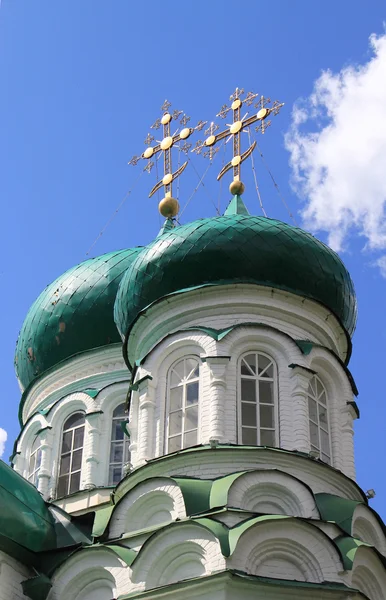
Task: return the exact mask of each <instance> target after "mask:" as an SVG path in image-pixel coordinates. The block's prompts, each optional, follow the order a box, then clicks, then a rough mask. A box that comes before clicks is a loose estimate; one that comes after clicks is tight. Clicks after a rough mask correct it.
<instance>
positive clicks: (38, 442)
mask: <svg viewBox="0 0 386 600" xmlns="http://www.w3.org/2000/svg"><path fill="white" fill-rule="evenodd" d="M39 446H40V439H39V436H36V438H35V439H34V443H33V444H32V448H31V454H32V452H33V451H34V450H36V448H39Z"/></svg>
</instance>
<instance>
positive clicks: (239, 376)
mask: <svg viewBox="0 0 386 600" xmlns="http://www.w3.org/2000/svg"><path fill="white" fill-rule="evenodd" d="M250 354H255V356H258V355H261V356H264V357H265V358H266V359H268V360H269V361H270V362H271V363H272V365H273V377H272V378H265V377H260V376H259V375H258V374H256V375H255V376H254V377H253V376H250V380H251V381H255V382H259V381H272V384H273V385H272V388H273V415H274V428H273V430H274V444H273V447H275V448H278V447H279V446H280V420H279V369H278V366H277V363H276V360H275V359H274V358H273V357H272V356H270V355H269V354H268V353H267V352H265V351H264V350H259V349H256V348H253V349H249V350H247V351H245V352H243V353H242V354H241V355H240V356H239V358H238V361H237V372H236V380H237V443H238V444H240V445H256V446H261V445H262V444H261V429H263V430H267V431H272V429H270V428H267V427H263V428H261V427H260V411H259V410H258V408H259V407H260V402H259V397H258V392H257V393H256V427H255V428H254V427H250V429H255V430H256V439H257V443H256V444H244V443H243V433H242V428H243V425H242V408H243V407H242V405H243V401H242V397H241V381H242V378H243V375H242V373H241V365H242V360H243V359H244V358H245V357H246V356H248V355H250ZM256 364H257V363H256ZM267 368H268V367H267ZM247 377H248V378H249V376H247ZM256 388H258V386H256ZM244 403H247V402H246V401H244ZM251 404H254V403H252V402H251ZM268 404H269V403H262V405H263V406H264V405H268ZM264 445H265V444H263V446H264Z"/></svg>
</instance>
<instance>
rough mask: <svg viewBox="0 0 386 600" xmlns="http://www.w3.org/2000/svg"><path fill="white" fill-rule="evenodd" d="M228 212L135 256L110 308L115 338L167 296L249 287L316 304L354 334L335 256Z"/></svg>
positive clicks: (294, 231) (275, 225)
mask: <svg viewBox="0 0 386 600" xmlns="http://www.w3.org/2000/svg"><path fill="white" fill-rule="evenodd" d="M234 204H236V203H234ZM232 207H233V208H235V207H234V206H233V205H232ZM233 208H232V210H229V211H228V212H227V213H226V214H225V215H224V216H219V217H214V218H210V219H200V220H198V221H193V222H192V223H187V224H185V225H180V226H177V227H175V228H174V229H172V230H169V231H166V232H165V233H164V234H162V235H160V236H158V237H157V238H156V239H155V240H154V242H152V243H151V244H149V245H148V246H146V247H145V248H144V249H143V251H142V252H140V253H139V254H138V256H137V257H136V259H135V260H134V261H133V262H132V263H131V265H130V267H129V268H128V270H127V272H126V273H125V275H124V276H123V278H122V281H121V283H120V286H119V289H118V294H117V299H116V302H115V308H114V312H115V322H116V324H117V327H118V329H119V331H120V333H121V334H122V335H125V336H127V334H128V332H129V330H130V328H131V326H132V324H133V323H134V321H135V319H136V318H137V316H138V314H139V313H140V311H142V310H143V309H144V308H146V307H148V306H149V305H151V304H152V303H153V302H156V301H157V300H159V299H160V298H162V297H164V296H167V295H169V294H173V293H177V292H182V291H188V290H192V289H194V288H197V287H201V286H205V285H226V284H232V283H252V284H258V285H265V286H269V287H273V288H279V289H282V290H287V291H290V292H292V293H294V294H298V295H300V296H305V297H307V298H311V299H313V300H315V301H317V302H319V303H321V304H322V305H324V306H326V307H327V308H329V309H330V310H331V311H332V312H333V313H334V314H335V315H336V317H337V318H338V319H339V320H340V322H341V323H342V325H343V327H344V328H345V330H346V332H347V333H348V334H349V335H351V334H352V333H353V331H354V329H355V323H356V315H357V306H356V297H355V291H354V287H353V283H352V281H351V278H350V275H349V273H348V271H347V270H346V268H345V266H344V264H343V263H342V261H341V260H340V258H339V256H338V255H337V254H336V253H335V252H333V251H332V250H331V249H330V248H328V247H327V246H326V245H325V244H323V243H322V242H320V241H319V240H317V239H316V238H314V237H313V236H312V235H311V234H309V233H307V232H305V231H303V230H302V229H298V228H296V227H292V226H290V225H288V224H286V223H282V222H280V221H276V220H274V219H268V218H265V217H257V216H251V215H248V214H240V209H239V207H237V211H236V209H235V210H233Z"/></svg>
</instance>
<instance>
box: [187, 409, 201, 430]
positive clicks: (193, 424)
mask: <svg viewBox="0 0 386 600" xmlns="http://www.w3.org/2000/svg"><path fill="white" fill-rule="evenodd" d="M197 425H198V406H192V407H191V408H187V409H186V413H185V426H184V429H185V431H189V429H197Z"/></svg>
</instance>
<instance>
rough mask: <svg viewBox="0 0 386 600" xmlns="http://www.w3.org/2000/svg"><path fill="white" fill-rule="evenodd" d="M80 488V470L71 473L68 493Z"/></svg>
mask: <svg viewBox="0 0 386 600" xmlns="http://www.w3.org/2000/svg"><path fill="white" fill-rule="evenodd" d="M79 488H80V471H78V472H77V473H74V474H73V475H71V480H70V494H72V493H73V492H77V491H78V490H79Z"/></svg>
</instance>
